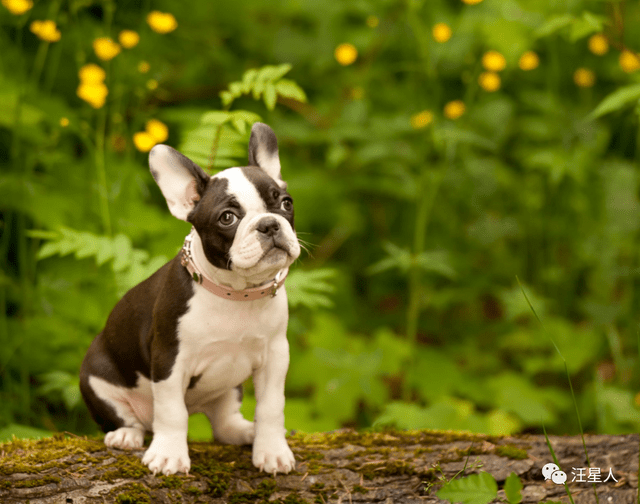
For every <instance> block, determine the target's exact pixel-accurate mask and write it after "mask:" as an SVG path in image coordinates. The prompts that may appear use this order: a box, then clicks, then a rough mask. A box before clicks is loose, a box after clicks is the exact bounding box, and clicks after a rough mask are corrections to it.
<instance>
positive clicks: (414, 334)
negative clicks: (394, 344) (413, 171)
mask: <svg viewBox="0 0 640 504" xmlns="http://www.w3.org/2000/svg"><path fill="white" fill-rule="evenodd" d="M433 175H434V173H433V172H430V171H427V170H425V171H424V172H423V173H422V174H421V176H420V181H419V183H418V198H419V199H418V202H417V208H416V221H415V229H414V233H413V257H414V260H416V259H417V257H418V256H419V255H420V254H421V253H422V252H424V248H425V243H426V241H427V226H428V224H429V217H430V215H431V210H432V209H433V204H434V201H435V199H436V195H437V193H438V189H439V187H440V182H441V181H442V175H441V174H439V173H438V174H437V175H436V176H435V177H434V176H433ZM421 297H422V274H421V271H420V268H418V267H417V266H415V265H414V266H413V267H412V268H411V269H410V271H409V306H408V308H407V340H408V341H409V343H410V345H411V348H412V351H411V355H412V359H411V363H410V365H411V366H413V363H414V362H415V359H414V358H413V357H415V355H416V350H417V344H418V321H419V319H420V311H421V308H422V307H421V304H422V302H421V301H422V299H421ZM410 394H411V391H410V390H409V387H408V386H407V385H406V384H405V385H404V390H403V393H402V395H403V399H405V400H409V398H410V397H409V396H410Z"/></svg>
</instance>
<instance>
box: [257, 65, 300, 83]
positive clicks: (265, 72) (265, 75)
mask: <svg viewBox="0 0 640 504" xmlns="http://www.w3.org/2000/svg"><path fill="white" fill-rule="evenodd" d="M289 70H291V65H290V64H289V63H284V64H282V65H278V66H274V65H267V66H264V67H262V68H261V69H260V70H259V71H258V75H257V77H256V81H263V82H275V81H277V80H278V79H281V78H282V77H283V76H284V75H285V74H286V73H287V72H288V71H289Z"/></svg>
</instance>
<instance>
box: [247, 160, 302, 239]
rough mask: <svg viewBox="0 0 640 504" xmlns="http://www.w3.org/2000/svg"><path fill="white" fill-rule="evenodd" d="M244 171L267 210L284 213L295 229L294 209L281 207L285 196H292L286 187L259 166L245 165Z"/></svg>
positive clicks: (279, 213)
mask: <svg viewBox="0 0 640 504" xmlns="http://www.w3.org/2000/svg"><path fill="white" fill-rule="evenodd" d="M242 173H244V176H245V177H247V179H248V180H249V182H251V183H252V184H253V185H254V186H255V188H256V190H257V191H258V194H259V195H260V197H261V198H262V200H263V201H264V203H265V205H266V207H267V211H269V212H271V213H275V214H278V215H282V216H283V217H284V218H285V219H287V220H288V221H289V224H291V229H294V230H295V226H294V223H293V209H292V210H291V212H286V211H285V210H283V209H282V208H281V204H282V200H283V199H285V198H291V195H290V194H289V193H288V192H287V191H286V189H283V188H281V187H280V186H279V185H278V183H277V182H276V181H275V180H273V179H272V178H271V177H270V176H269V175H267V174H266V172H265V171H264V170H263V169H262V168H259V167H258V166H245V167H244V168H242Z"/></svg>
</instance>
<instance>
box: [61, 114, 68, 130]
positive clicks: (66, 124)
mask: <svg viewBox="0 0 640 504" xmlns="http://www.w3.org/2000/svg"><path fill="white" fill-rule="evenodd" d="M60 126H62V127H63V128H66V127H67V126H69V119H68V118H66V117H61V118H60Z"/></svg>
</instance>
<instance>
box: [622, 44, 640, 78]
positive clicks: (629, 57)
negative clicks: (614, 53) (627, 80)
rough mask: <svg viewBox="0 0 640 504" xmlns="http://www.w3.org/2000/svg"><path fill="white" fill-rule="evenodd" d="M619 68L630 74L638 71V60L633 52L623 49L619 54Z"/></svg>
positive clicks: (639, 62)
mask: <svg viewBox="0 0 640 504" xmlns="http://www.w3.org/2000/svg"><path fill="white" fill-rule="evenodd" d="M618 61H619V62H620V68H622V70H623V71H624V72H626V73H632V72H635V71H636V70H640V58H639V57H638V55H637V54H636V53H634V52H631V51H629V49H625V50H623V51H622V52H621V53H620V59H619V60H618Z"/></svg>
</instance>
